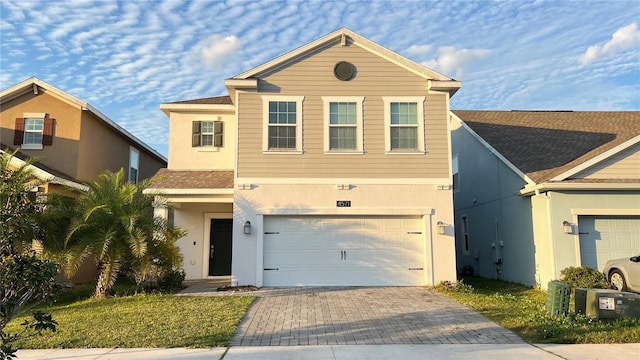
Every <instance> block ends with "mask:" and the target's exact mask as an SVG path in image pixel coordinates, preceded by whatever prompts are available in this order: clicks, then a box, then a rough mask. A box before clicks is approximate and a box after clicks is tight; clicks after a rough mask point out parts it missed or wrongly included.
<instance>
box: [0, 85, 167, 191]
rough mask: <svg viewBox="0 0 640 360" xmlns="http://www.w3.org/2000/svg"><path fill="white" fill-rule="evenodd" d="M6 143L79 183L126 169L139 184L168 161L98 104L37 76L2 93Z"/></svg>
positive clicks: (0, 118)
mask: <svg viewBox="0 0 640 360" xmlns="http://www.w3.org/2000/svg"><path fill="white" fill-rule="evenodd" d="M0 143H2V144H3V149H4V148H9V149H17V148H19V149H20V152H21V153H22V154H23V155H24V156H28V157H35V158H37V159H38V161H39V162H40V164H41V165H43V166H46V167H47V168H49V169H51V170H53V171H55V172H56V173H57V174H64V176H63V177H67V178H69V179H73V180H74V181H75V180H96V179H97V178H98V175H99V174H100V173H102V172H103V171H105V170H111V171H112V172H116V171H118V170H120V168H124V169H125V170H126V171H127V177H128V178H129V179H130V181H133V182H138V181H139V180H143V179H146V178H150V177H151V176H153V175H154V174H155V173H156V172H157V171H158V169H160V168H163V167H166V165H167V161H166V159H165V158H164V157H163V156H162V155H161V154H159V153H158V152H157V151H155V150H153V149H152V148H151V147H149V146H148V145H146V144H145V143H143V142H142V141H140V140H138V139H137V138H136V137H134V136H133V135H131V134H130V133H129V132H127V131H126V130H125V129H123V128H122V127H120V126H118V125H117V124H116V123H115V122H113V121H112V120H111V119H109V118H108V117H106V116H105V115H104V114H102V113H101V112H100V111H98V110H97V109H95V108H94V107H93V106H91V105H90V104H88V103H86V102H84V101H82V100H80V99H78V98H76V97H74V96H72V95H70V94H68V93H66V92H64V91H62V90H60V89H58V88H56V87H54V86H52V85H50V84H48V83H46V82H44V81H42V80H40V79H37V78H29V79H27V80H25V81H23V82H21V83H19V84H16V85H14V86H11V87H9V88H7V89H4V90H2V91H1V92H0Z"/></svg>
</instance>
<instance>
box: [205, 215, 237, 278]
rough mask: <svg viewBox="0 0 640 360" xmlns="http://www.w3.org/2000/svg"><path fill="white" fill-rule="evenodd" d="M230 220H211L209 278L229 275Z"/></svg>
mask: <svg viewBox="0 0 640 360" xmlns="http://www.w3.org/2000/svg"><path fill="white" fill-rule="evenodd" d="M232 230H233V220H232V219H211V231H210V233H209V276H221V275H231V238H232V236H231V234H232Z"/></svg>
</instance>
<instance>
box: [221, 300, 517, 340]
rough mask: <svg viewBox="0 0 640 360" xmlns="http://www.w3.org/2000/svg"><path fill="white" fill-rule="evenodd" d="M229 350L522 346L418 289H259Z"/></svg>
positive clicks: (450, 302) (452, 304)
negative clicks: (386, 346)
mask: <svg viewBox="0 0 640 360" xmlns="http://www.w3.org/2000/svg"><path fill="white" fill-rule="evenodd" d="M249 294H251V295H257V296H258V299H257V300H256V301H255V302H254V303H253V305H252V306H251V308H250V309H249V311H248V313H247V314H246V316H245V318H244V320H243V321H242V322H241V323H240V325H239V327H238V329H237V331H236V333H235V335H234V337H233V339H232V340H231V345H232V346H265V345H269V346H274V345H364V344H523V343H524V342H523V341H522V339H520V338H519V337H518V336H517V335H515V334H514V333H513V332H511V331H509V330H507V329H505V328H503V327H500V326H498V325H497V324H495V323H494V322H492V321H489V320H488V319H487V318H485V317H483V316H482V315H480V314H478V313H477V312H475V311H473V310H471V309H469V308H467V307H466V306H463V305H461V304H459V303H457V302H455V301H453V300H451V299H449V298H447V297H444V296H442V295H440V294H438V293H436V292H434V291H432V290H429V289H427V288H422V287H297V288H272V289H268V288H267V289H261V290H259V291H256V292H253V293H245V294H244V295H249Z"/></svg>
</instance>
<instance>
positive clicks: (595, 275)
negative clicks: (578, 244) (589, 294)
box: [560, 266, 610, 289]
mask: <svg viewBox="0 0 640 360" xmlns="http://www.w3.org/2000/svg"><path fill="white" fill-rule="evenodd" d="M560 281H561V282H563V283H566V284H571V286H572V287H573V288H574V289H575V288H592V289H609V288H610V285H609V282H607V279H606V278H605V276H604V274H603V273H601V272H600V271H598V270H595V269H592V268H590V267H586V266H580V267H574V266H570V267H568V268H566V269H563V270H562V271H560Z"/></svg>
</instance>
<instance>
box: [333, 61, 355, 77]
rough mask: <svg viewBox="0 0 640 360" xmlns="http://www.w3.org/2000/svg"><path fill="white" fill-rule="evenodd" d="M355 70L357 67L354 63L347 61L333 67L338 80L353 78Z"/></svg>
mask: <svg viewBox="0 0 640 360" xmlns="http://www.w3.org/2000/svg"><path fill="white" fill-rule="evenodd" d="M355 72H356V67H355V66H354V65H353V64H352V63H350V62H346V61H340V62H339V63H337V64H336V66H334V67H333V74H334V75H335V76H336V78H337V79H338V80H342V81H347V80H351V78H352V77H353V74H355Z"/></svg>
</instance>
